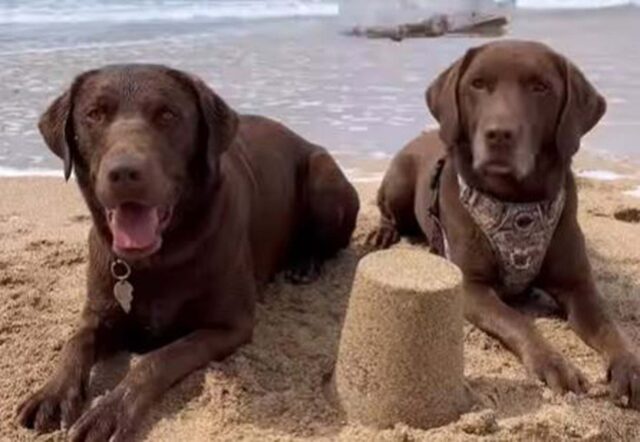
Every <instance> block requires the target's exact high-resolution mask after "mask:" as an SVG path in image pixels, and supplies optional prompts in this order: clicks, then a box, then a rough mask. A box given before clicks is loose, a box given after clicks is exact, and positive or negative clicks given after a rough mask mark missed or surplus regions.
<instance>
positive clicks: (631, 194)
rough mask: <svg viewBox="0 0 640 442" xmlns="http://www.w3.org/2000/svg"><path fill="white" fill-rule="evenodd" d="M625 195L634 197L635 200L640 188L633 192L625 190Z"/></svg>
mask: <svg viewBox="0 0 640 442" xmlns="http://www.w3.org/2000/svg"><path fill="white" fill-rule="evenodd" d="M624 194H625V195H629V196H635V197H636V198H640V186H638V187H636V188H635V189H633V190H627V191H626V192H624Z"/></svg>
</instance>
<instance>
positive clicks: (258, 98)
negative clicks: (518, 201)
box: [0, 0, 640, 180]
mask: <svg viewBox="0 0 640 442" xmlns="http://www.w3.org/2000/svg"><path fill="white" fill-rule="evenodd" d="M635 2H636V3H637V2H638V0H635ZM612 5H614V6H615V7H611V6H612ZM477 10H480V11H489V12H491V11H493V12H498V13H505V14H507V15H509V16H510V18H511V23H510V25H509V28H508V32H507V35H506V37H514V38H527V39H535V40H540V41H544V42H546V43H548V44H550V45H552V46H553V47H554V48H556V49H557V50H558V51H560V52H562V53H565V54H566V55H568V56H569V57H570V58H571V59H573V60H574V61H575V62H576V63H577V64H578V65H579V66H580V67H581V68H582V69H583V70H584V71H585V73H586V74H587V75H588V77H589V78H590V79H591V80H592V81H593V82H594V83H595V84H596V86H597V87H598V88H599V89H600V90H601V92H602V93H604V95H605V96H606V97H607V99H608V103H609V109H608V112H607V115H606V116H605V118H604V120H603V121H602V122H601V124H600V125H598V127H597V129H596V130H594V131H593V133H592V134H591V135H590V136H589V137H587V138H586V140H585V145H586V147H587V148H588V149H592V150H599V151H601V152H605V153H607V154H609V155H612V156H615V157H616V158H625V159H629V160H630V161H636V162H638V164H640V161H638V158H639V154H638V150H637V140H639V139H640V51H639V50H638V42H639V41H640V8H638V7H637V6H632V5H631V2H630V1H624V0H520V1H517V2H515V4H514V2H512V1H504V2H501V3H500V5H498V4H496V3H494V2H493V1H491V0H340V1H338V0H333V1H332V0H327V1H321V0H139V1H131V2H129V1H123V0H114V1H108V0H0V175H18V174H55V175H56V176H59V175H60V170H59V167H60V161H59V160H58V159H57V158H55V157H54V156H53V155H52V154H51V153H49V152H48V151H47V150H46V149H45V148H44V145H43V143H42V141H41V139H40V136H39V134H38V132H37V128H36V124H37V119H38V116H39V115H40V114H41V113H42V112H43V110H44V109H45V108H46V106H47V105H48V103H49V102H50V101H51V100H52V99H53V98H54V97H55V96H56V95H57V94H59V93H61V92H62V91H63V89H64V88H65V87H66V86H67V85H68V84H69V83H70V82H71V80H72V79H73V77H74V76H75V75H76V74H77V73H79V72H81V71H83V70H86V69H89V68H95V67H97V66H100V65H103V64H108V63H122V62H154V63H165V64H169V65H172V66H175V67H177V68H180V69H184V70H187V71H192V72H194V73H196V74H198V75H200V76H202V77H203V78H204V79H205V80H206V81H208V82H209V83H210V84H212V85H213V87H214V88H215V89H216V90H217V91H218V92H219V93H220V94H221V95H222V96H223V97H224V98H226V99H227V101H229V102H230V104H231V105H233V106H234V107H235V108H237V109H238V110H239V111H241V112H250V113H260V114H264V115H269V116H271V117H274V118H277V119H280V120H282V121H283V122H284V123H286V124H287V125H289V126H290V127H292V128H293V129H294V130H296V131H298V132H299V133H301V134H302V135H304V136H305V137H307V138H309V139H311V140H312V141H314V142H317V143H319V144H323V145H325V146H327V147H328V148H329V149H330V150H331V151H332V152H333V153H334V154H335V155H336V156H337V157H338V159H339V161H340V162H341V164H342V165H343V167H344V168H345V169H347V171H348V172H349V173H350V175H351V177H352V178H356V179H362V180H367V179H375V177H376V176H377V175H376V176H373V175H371V173H372V172H371V171H372V170H380V169H382V167H383V166H382V165H383V164H384V163H385V162H386V161H387V160H388V158H389V157H390V156H391V155H392V154H393V153H394V152H395V151H397V150H398V149H399V148H400V147H402V145H403V144H404V143H405V142H406V141H408V140H409V139H411V138H413V137H414V136H415V135H417V134H418V133H419V131H420V130H422V129H424V128H425V127H427V126H432V125H433V124H434V121H433V119H432V118H431V116H430V115H429V113H428V111H427V109H426V106H425V103H424V90H425V88H426V86H427V85H428V84H429V82H431V81H432V80H433V78H435V76H436V75H437V74H438V73H439V72H440V71H441V70H443V69H444V68H446V67H447V66H448V65H449V64H450V63H452V62H453V61H454V60H455V59H456V58H457V57H459V56H461V55H462V54H463V53H464V51H465V50H466V49H467V48H469V47H470V46H474V45H479V44H482V43H485V42H487V41H489V39H486V38H472V37H466V36H455V37H453V36H452V37H443V38H433V39H411V40H405V41H403V42H402V43H395V42H392V41H389V40H367V39H363V38H352V37H346V36H344V35H341V31H342V30H344V29H345V28H346V27H350V26H354V25H366V24H393V23H398V22H401V21H420V20H423V19H425V18H428V17H429V15H430V14H432V13H448V12H471V11H477ZM376 173H377V172H376Z"/></svg>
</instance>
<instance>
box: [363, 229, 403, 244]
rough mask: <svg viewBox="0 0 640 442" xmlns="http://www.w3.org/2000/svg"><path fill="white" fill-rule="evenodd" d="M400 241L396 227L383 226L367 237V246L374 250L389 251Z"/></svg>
mask: <svg viewBox="0 0 640 442" xmlns="http://www.w3.org/2000/svg"><path fill="white" fill-rule="evenodd" d="M399 241H400V233H398V230H397V229H396V228H395V227H393V226H391V225H386V224H381V225H380V226H378V227H376V228H375V229H374V230H372V231H371V232H370V233H369V235H367V239H366V241H365V245H367V246H368V247H371V248H373V249H388V248H389V247H391V246H392V245H394V244H396V243H397V242H399Z"/></svg>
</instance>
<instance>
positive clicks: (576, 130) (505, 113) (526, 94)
mask: <svg viewBox="0 0 640 442" xmlns="http://www.w3.org/2000/svg"><path fill="white" fill-rule="evenodd" d="M427 103H428V105H429V109H430V110H431V113H432V114H433V115H434V116H435V118H436V119H437V120H438V122H439V123H440V137H441V138H442V140H443V142H444V143H445V144H446V145H447V146H448V148H449V149H451V152H452V154H453V155H454V157H455V159H456V162H457V164H458V169H459V171H460V173H461V174H462V175H463V177H464V178H465V179H466V180H468V181H469V182H470V184H472V185H474V186H475V187H479V188H481V189H482V190H484V191H487V192H489V193H492V194H494V195H496V196H498V197H501V198H504V199H513V200H521V199H530V198H535V197H536V196H538V195H537V194H538V193H540V192H538V191H537V190H541V189H542V187H544V186H541V185H540V183H541V182H542V181H541V180H543V181H544V182H548V181H549V178H548V177H549V176H550V175H554V172H555V171H557V170H563V169H566V168H567V167H568V165H569V164H570V161H571V157H572V156H573V155H574V154H575V153H576V152H577V150H578V148H579V146H580V138H581V137H582V136H583V135H584V134H586V133H587V132H588V131H589V130H591V128H593V126H595V124H596V123H597V122H598V121H599V120H600V118H601V117H602V115H603V114H604V112H605V109H606V103H605V100H604V98H602V96H600V95H599V94H598V93H597V92H596V90H595V89H594V87H593V86H592V85H591V84H590V83H589V82H588V81H587V80H586V78H585V77H584V75H583V74H582V73H581V72H580V71H579V70H578V68H576V67H575V66H574V65H573V64H572V63H571V62H569V61H568V60H567V59H565V58H564V57H562V56H561V55H558V54H556V53H555V52H553V51H552V50H551V49H549V48H548V47H547V46H545V45H543V44H540V43H534V42H525V41H506V42H497V43H490V44H487V45H484V46H480V47H478V48H473V49H470V50H469V51H468V52H467V53H466V55H465V56H464V57H462V59H460V60H458V61H457V62H456V63H454V64H453V65H452V66H451V67H449V68H448V69H447V70H446V71H445V72H443V73H442V74H441V75H440V76H439V77H438V78H437V79H436V80H435V81H434V82H433V83H432V84H431V86H430V87H429V89H428V90H427ZM554 177H555V176H554ZM536 189H537V190H536ZM542 194H544V191H542Z"/></svg>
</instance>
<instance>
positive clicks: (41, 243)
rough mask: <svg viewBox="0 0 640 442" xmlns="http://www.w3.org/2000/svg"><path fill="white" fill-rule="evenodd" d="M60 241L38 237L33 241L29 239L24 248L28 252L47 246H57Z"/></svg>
mask: <svg viewBox="0 0 640 442" xmlns="http://www.w3.org/2000/svg"><path fill="white" fill-rule="evenodd" d="M62 243H63V241H60V240H50V239H39V240H35V241H29V243H28V244H27V245H26V247H25V248H24V249H25V250H27V251H29V252H35V251H38V250H42V249H44V248H47V247H54V246H59V245H61V244H62Z"/></svg>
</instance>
